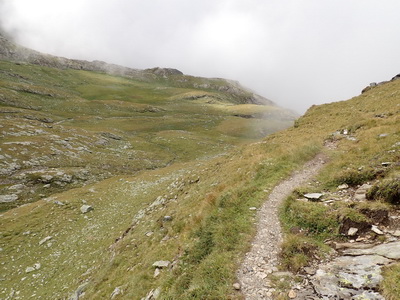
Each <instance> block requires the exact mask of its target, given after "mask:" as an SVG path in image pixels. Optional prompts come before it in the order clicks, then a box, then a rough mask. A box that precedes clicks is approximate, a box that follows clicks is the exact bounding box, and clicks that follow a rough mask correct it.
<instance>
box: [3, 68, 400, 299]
mask: <svg viewBox="0 0 400 300" xmlns="http://www.w3.org/2000/svg"><path fill="white" fill-rule="evenodd" d="M0 66H1V68H0V70H1V72H0V83H1V89H0V102H1V106H0V111H1V115H0V117H1V123H0V124H1V131H0V132H1V135H2V137H1V146H0V148H1V155H2V159H1V163H2V172H3V174H2V177H1V193H0V194H1V195H2V196H10V195H17V197H18V200H15V201H13V202H7V203H3V204H2V205H3V210H4V212H3V213H2V215H1V217H0V228H1V245H0V248H1V251H0V261H1V265H0V280H1V288H0V298H4V299H6V298H7V297H8V298H14V299H27V298H35V299H65V298H68V297H70V296H74V297H79V299H109V298H112V299H141V298H142V297H146V295H150V294H151V293H153V294H154V293H155V294H157V293H158V292H160V296H159V298H158V299H240V298H241V295H240V293H239V292H237V291H235V290H234V289H233V288H232V283H233V282H235V271H236V269H237V266H238V264H239V262H240V259H241V257H242V256H243V254H244V252H245V251H246V250H247V249H248V247H249V242H250V240H251V238H252V236H253V234H254V222H255V211H254V210H253V209H249V208H252V207H259V206H260V205H261V203H262V202H263V201H264V199H265V198H266V197H267V196H268V193H269V192H270V191H271V189H272V188H273V187H274V185H276V184H277V183H278V182H279V181H281V180H282V178H285V177H287V176H288V175H289V174H290V173H291V172H292V171H293V170H295V169H297V168H300V167H301V166H302V164H303V163H304V162H306V161H307V160H309V159H311V158H312V157H314V156H315V155H316V154H317V153H319V152H325V153H326V155H327V156H329V157H330V161H329V163H328V164H327V166H326V168H325V169H324V170H323V171H322V173H321V174H320V176H319V177H318V180H317V181H315V182H314V183H313V184H312V185H308V186H307V187H304V189H302V190H299V191H297V193H303V192H306V191H307V192H308V191H321V190H324V191H327V192H328V191H331V190H333V189H335V188H336V187H337V185H339V184H342V183H348V184H349V185H354V186H356V185H359V184H361V183H363V182H365V181H371V183H373V184H377V185H379V183H378V182H377V181H376V180H377V179H379V180H381V182H384V180H392V181H396V180H398V178H399V177H398V176H399V164H398V162H399V151H400V150H399V149H400V148H399V147H400V146H399V140H400V138H399V135H400V120H399V115H400V81H394V82H390V83H387V84H384V85H381V86H378V87H376V88H373V89H371V90H369V91H368V92H366V93H364V94H362V95H360V96H358V97H355V98H353V99H350V100H348V101H343V102H338V103H332V104H327V105H320V106H314V107H312V108H310V109H309V111H308V112H307V113H306V114H305V115H304V116H303V117H301V118H300V119H299V120H297V121H296V123H295V126H293V127H291V128H289V129H287V130H284V131H280V132H278V133H273V134H270V135H269V136H267V137H266V138H264V139H261V137H263V136H265V135H266V134H268V133H271V132H272V131H275V130H277V129H279V128H283V127H285V126H287V125H288V123H287V120H289V121H290V114H287V113H286V112H285V111H284V110H281V109H278V108H277V107H275V106H268V105H258V104H254V103H252V102H251V103H249V102H246V101H247V100H246V101H245V100H243V101H238V100H237V99H238V98H237V97H239V96H237V93H236V94H235V96H234V97H233V96H231V95H232V91H226V90H224V89H221V90H219V89H215V87H213V86H212V84H211V83H208V84H206V85H202V86H201V87H200V86H199V85H197V87H196V88H195V87H193V86H194V85H193V84H190V85H187V86H179V84H178V83H176V84H170V83H168V81H171V80H172V79H171V78H172V77H170V78H169V79H168V80H167V79H166V78H164V77H162V76H161V78H159V80H155V81H151V80H138V79H134V78H128V77H119V76H114V75H107V74H104V73H95V72H88V71H83V70H71V69H66V70H61V69H54V68H48V67H43V66H34V65H25V64H15V63H11V62H5V61H3V62H0ZM157 76H158V75H157ZM173 76H180V75H173ZM156 78H158V77H156ZM180 78H182V77H180ZM193 80H197V79H195V78H194V79H193ZM201 80H204V79H201ZM174 82H177V81H174ZM240 97H241V96H240ZM232 99H233V100H232ZM240 99H246V98H240ZM345 131H346V132H347V134H344V132H345ZM256 139H258V140H256ZM327 142H329V143H332V142H335V145H336V148H326V147H324V144H326V143H327ZM385 162H391V163H390V164H389V165H388V166H385V167H383V165H382V163H385ZM384 190H385V189H384V188H383V189H382V188H381V189H378V191H381V192H383V191H384ZM2 199H3V200H4V199H6V198H4V197H3V198H2ZM295 203H296V202H294V200H293V199H292V200H291V199H289V200H288V201H287V203H286V204H285V207H284V211H283V212H282V219H283V221H284V222H285V227H286V228H287V229H288V231H289V229H290V228H291V227H293V226H299V227H302V228H304V229H308V231H307V234H306V236H304V235H302V236H299V237H295V239H297V241H298V240H299V239H306V242H307V243H315V244H317V245H320V244H322V242H323V241H324V240H326V239H327V238H329V239H342V238H343V237H342V236H340V235H338V234H337V231H336V230H337V228H338V226H340V220H343V218H341V216H348V215H354V214H356V213H357V214H358V215H359V214H360V212H359V210H357V209H358V208H357V207H351V206H348V207H347V206H343V207H342V206H341V207H334V206H332V207H327V206H324V205H323V204H321V205H320V204H315V203H312V204H305V205H297V206H296V205H295ZM21 204H24V205H21ZM84 205H89V206H91V208H92V210H90V211H88V212H85V210H84V207H83V206H84ZM374 205H377V204H376V203H375V202H371V207H372V206H374ZM379 205H380V204H379ZM382 205H385V206H387V207H388V209H390V210H393V211H397V210H398V207H397V206H396V205H397V204H395V203H393V204H390V203H389V204H382ZM82 210H83V212H82ZM310 212H312V213H310ZM300 214H302V215H304V216H306V217H307V216H309V218H308V219H307V218H302V219H300V218H297V219H296V217H295V216H297V215H300ZM326 216H329V218H328V221H330V220H332V222H325V223H323V221H325V220H326V219H327V218H326ZM321 226H325V227H324V230H319V228H322V227H321ZM313 228H317V229H316V230H312V229H313ZM325 229H327V230H325ZM302 241H304V240H302ZM295 242H296V241H295ZM295 242H294V243H295ZM289 246H290V245H289ZM285 249H289V250H290V247H288V248H285ZM285 249H284V251H285ZM321 249H325V248H324V247H322V246H321ZM300 250H301V249H300ZM292 254H293V255H292V256H293V257H294V256H296V257H299V256H298V255H301V254H302V253H301V251H300V253H299V252H296V251H294V252H293V253H292ZM285 259H286V258H285V256H284V252H283V263H285V262H287V261H285ZM157 261H167V262H168V263H165V265H168V266H165V267H161V266H160V267H159V268H157V267H156V266H155V265H154V263H156V262H157ZM306 263H307V262H305V264H306ZM156 265H157V264H156ZM283 265H284V264H283ZM300 267H301V266H300V265H299V268H300ZM387 274H388V275H387V281H386V282H387V283H386V287H385V289H386V293H387V294H388V295H389V294H390V293H394V292H393V287H391V286H393V284H391V281H390V280H393V278H396V276H399V275H398V274H399V268H398V266H393V267H392V268H391V269H390V270H388V271H387ZM152 291H153V292H152ZM393 299H395V298H393Z"/></svg>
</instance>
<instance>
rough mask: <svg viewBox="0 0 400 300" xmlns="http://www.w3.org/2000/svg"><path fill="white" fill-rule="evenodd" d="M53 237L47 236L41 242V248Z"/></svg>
mask: <svg viewBox="0 0 400 300" xmlns="http://www.w3.org/2000/svg"><path fill="white" fill-rule="evenodd" d="M52 238H53V237H52V236H46V237H45V238H44V239H42V240H40V242H39V246H41V245H43V244H44V243H46V242H47V241H49V240H51V239H52Z"/></svg>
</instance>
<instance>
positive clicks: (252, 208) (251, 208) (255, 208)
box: [249, 206, 257, 210]
mask: <svg viewBox="0 0 400 300" xmlns="http://www.w3.org/2000/svg"><path fill="white" fill-rule="evenodd" d="M249 210H257V207H254V206H253V207H249Z"/></svg>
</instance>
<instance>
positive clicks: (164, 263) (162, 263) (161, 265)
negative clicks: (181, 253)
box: [153, 260, 171, 269]
mask: <svg viewBox="0 0 400 300" xmlns="http://www.w3.org/2000/svg"><path fill="white" fill-rule="evenodd" d="M170 263H171V262H169V261H168V260H159V261H156V262H155V263H154V264H153V267H156V268H160V269H162V268H168V266H169V264H170Z"/></svg>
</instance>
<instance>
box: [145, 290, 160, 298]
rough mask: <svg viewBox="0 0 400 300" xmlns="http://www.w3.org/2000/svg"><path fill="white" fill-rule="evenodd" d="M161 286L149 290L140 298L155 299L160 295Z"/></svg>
mask: <svg viewBox="0 0 400 300" xmlns="http://www.w3.org/2000/svg"><path fill="white" fill-rule="evenodd" d="M160 294H161V288H157V289H156V290H151V291H150V292H149V293H148V294H147V295H146V297H144V298H142V299H141V300H155V299H157V298H158V297H160Z"/></svg>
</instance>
